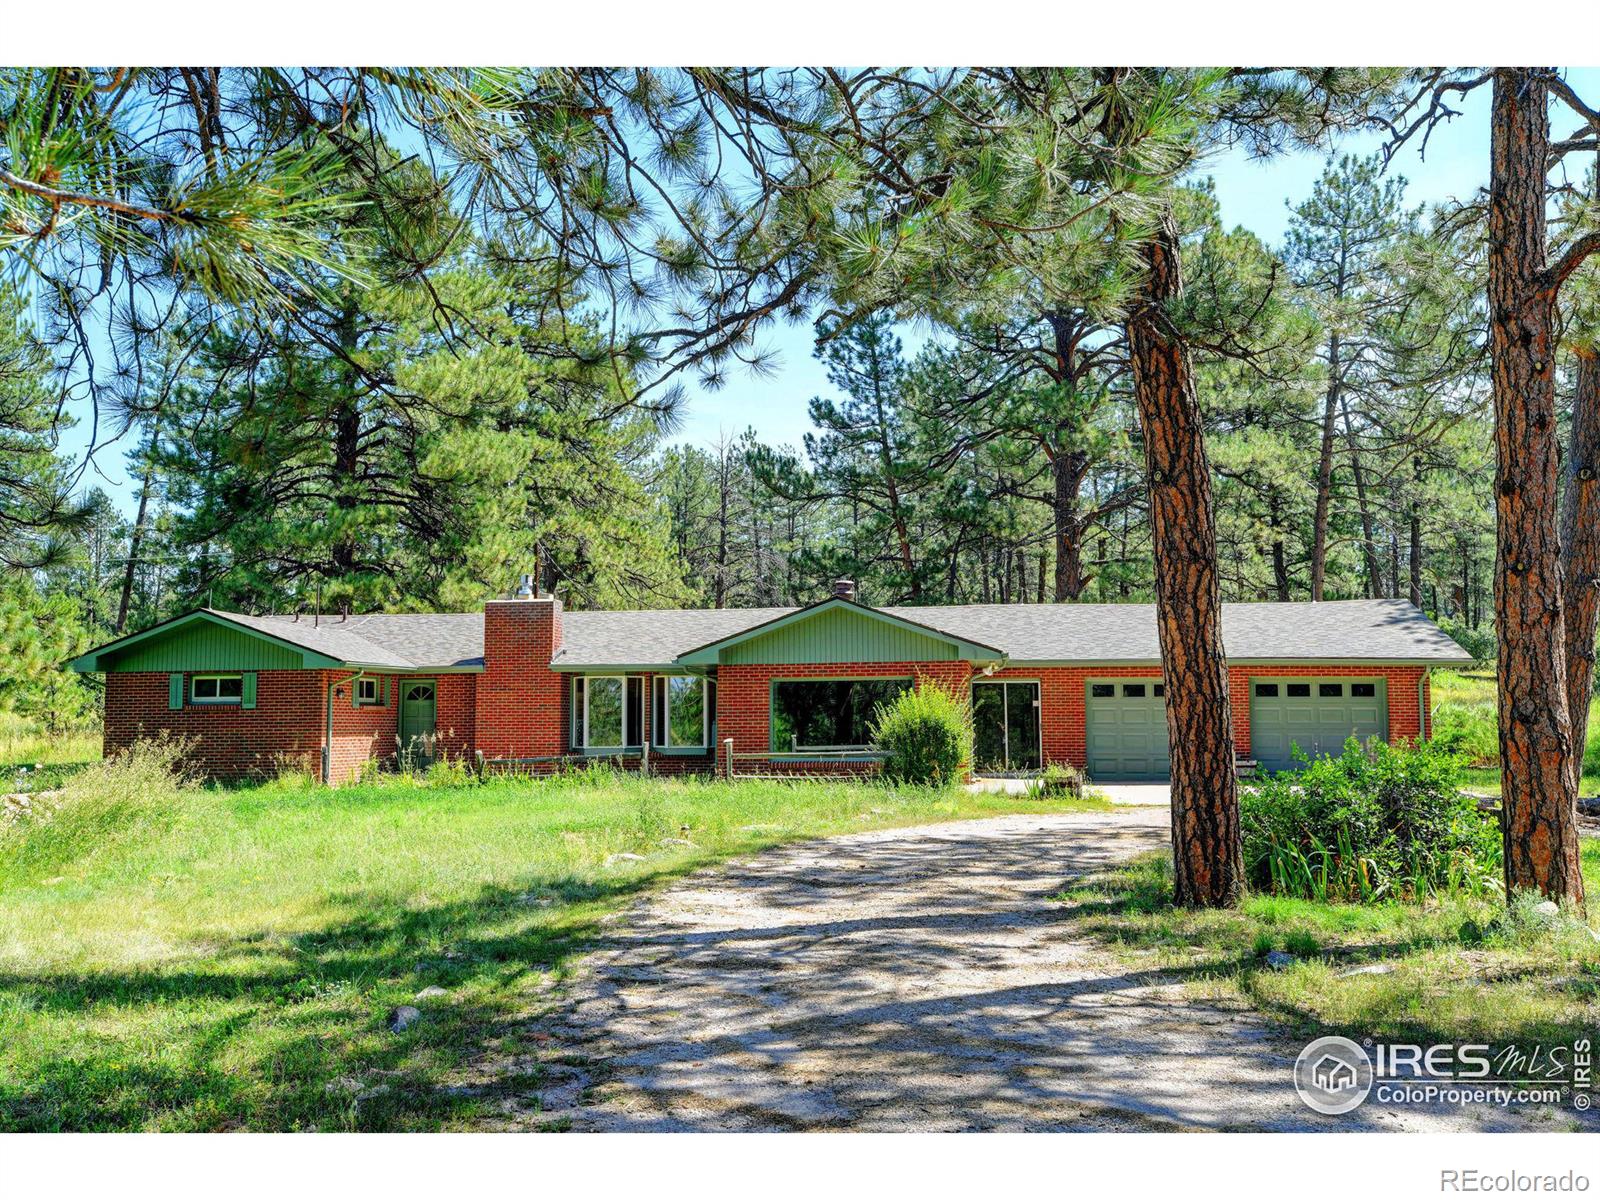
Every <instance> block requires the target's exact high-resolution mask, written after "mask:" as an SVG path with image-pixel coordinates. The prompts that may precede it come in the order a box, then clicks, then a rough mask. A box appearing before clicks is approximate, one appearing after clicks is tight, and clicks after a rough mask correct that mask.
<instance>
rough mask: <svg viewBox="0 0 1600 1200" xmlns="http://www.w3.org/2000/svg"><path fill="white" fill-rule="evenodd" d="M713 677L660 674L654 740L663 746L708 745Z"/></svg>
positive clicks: (652, 725)
mask: <svg viewBox="0 0 1600 1200" xmlns="http://www.w3.org/2000/svg"><path fill="white" fill-rule="evenodd" d="M711 689H712V684H711V681H710V680H709V679H706V678H704V677H702V676H699V675H657V676H656V681H655V707H654V709H653V710H652V712H651V720H650V740H651V743H652V744H653V745H656V746H660V747H662V748H663V749H669V750H670V749H678V750H683V749H688V748H695V749H702V750H703V749H705V746H706V743H707V742H708V741H710V735H711V713H712V709H713V705H714V701H713V700H712V696H713V695H714V694H715V693H714V692H713V691H712V690H711Z"/></svg>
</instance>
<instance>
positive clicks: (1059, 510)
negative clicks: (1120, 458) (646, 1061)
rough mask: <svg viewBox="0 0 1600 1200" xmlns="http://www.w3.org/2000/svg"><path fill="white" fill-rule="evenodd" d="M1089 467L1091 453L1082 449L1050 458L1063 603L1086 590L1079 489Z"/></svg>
mask: <svg viewBox="0 0 1600 1200" xmlns="http://www.w3.org/2000/svg"><path fill="white" fill-rule="evenodd" d="M1088 471H1089V456H1088V454H1086V453H1085V452H1084V451H1082V450H1067V451H1058V452H1057V453H1056V454H1054V455H1052V457H1051V460H1050V472H1051V475H1052V476H1053V479H1052V482H1053V483H1054V484H1055V492H1054V495H1055V519H1056V579H1055V601H1056V603H1057V604H1062V603H1064V602H1066V601H1068V600H1076V599H1077V598H1078V597H1079V596H1080V595H1082V594H1083V587H1084V584H1085V583H1086V582H1087V580H1085V579H1084V577H1083V527H1082V521H1081V520H1080V519H1079V516H1078V493H1079V491H1080V490H1081V489H1082V487H1083V477H1084V476H1085V475H1086V474H1087V473H1088Z"/></svg>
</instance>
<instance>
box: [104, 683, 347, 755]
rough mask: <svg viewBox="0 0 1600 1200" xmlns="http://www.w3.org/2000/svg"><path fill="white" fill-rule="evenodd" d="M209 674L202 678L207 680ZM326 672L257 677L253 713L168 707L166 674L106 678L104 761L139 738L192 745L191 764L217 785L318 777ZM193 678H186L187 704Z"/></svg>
mask: <svg viewBox="0 0 1600 1200" xmlns="http://www.w3.org/2000/svg"><path fill="white" fill-rule="evenodd" d="M203 673H204V672H202V674H203ZM325 674H326V673H325V672H322V671H258V672H256V706H255V707H254V708H243V707H241V706H240V705H237V704H215V705H203V704H188V703H185V705H184V706H183V707H182V708H177V709H172V708H168V707H167V672H165V671H111V672H107V674H106V716H105V753H106V754H107V755H112V754H115V753H116V752H117V751H119V750H123V749H126V748H127V746H128V745H129V744H130V743H131V742H133V741H134V740H135V739H137V738H141V737H155V736H157V735H159V734H161V733H170V734H172V735H173V736H175V737H182V738H191V739H193V741H194V747H193V749H192V750H191V752H190V755H189V759H190V762H191V763H192V764H193V765H194V766H195V767H196V768H198V769H199V770H201V771H203V772H204V773H205V774H206V775H208V776H210V777H212V778H216V779H246V778H264V777H267V776H270V775H274V774H276V773H277V772H278V770H279V769H280V766H282V765H284V764H287V763H296V764H306V765H309V766H310V767H311V768H312V769H315V767H316V764H317V763H318V761H319V758H320V752H321V747H322V692H321V683H322V680H323V677H324V675H325ZM188 689H189V677H188V675H185V676H184V695H185V697H187V696H188Z"/></svg>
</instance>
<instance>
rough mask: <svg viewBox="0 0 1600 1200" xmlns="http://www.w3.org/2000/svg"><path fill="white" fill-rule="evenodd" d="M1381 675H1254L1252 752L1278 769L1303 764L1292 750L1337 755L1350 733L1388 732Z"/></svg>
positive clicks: (1384, 734)
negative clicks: (1296, 677)
mask: <svg viewBox="0 0 1600 1200" xmlns="http://www.w3.org/2000/svg"><path fill="white" fill-rule="evenodd" d="M1388 711H1389V704H1388V698H1387V696H1386V694H1385V692H1384V681H1383V680H1382V679H1357V680H1351V679H1253V680H1251V682H1250V756H1251V757H1252V758H1254V759H1255V760H1256V761H1257V762H1259V763H1260V764H1261V765H1262V766H1264V767H1267V768H1268V769H1270V770H1273V771H1284V770H1291V769H1293V768H1295V767H1297V766H1299V764H1298V763H1297V762H1296V761H1295V760H1294V759H1293V757H1291V754H1290V749H1291V747H1293V746H1299V747H1300V749H1301V750H1303V751H1305V753H1306V754H1307V755H1308V756H1310V757H1311V758H1321V757H1323V756H1324V755H1329V754H1338V753H1339V752H1340V751H1341V750H1343V749H1344V743H1345V739H1346V738H1348V737H1351V736H1355V737H1357V738H1360V739H1362V740H1363V741H1365V740H1366V739H1367V738H1369V737H1378V738H1383V737H1387V736H1388V733H1389V722H1388V720H1387V715H1388Z"/></svg>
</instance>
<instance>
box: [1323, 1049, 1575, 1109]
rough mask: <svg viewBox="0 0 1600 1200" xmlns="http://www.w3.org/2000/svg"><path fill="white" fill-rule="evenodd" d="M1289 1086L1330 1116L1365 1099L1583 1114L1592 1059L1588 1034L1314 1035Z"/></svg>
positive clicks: (1385, 1101) (1355, 1105) (1379, 1101)
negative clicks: (1482, 1037) (1425, 1040)
mask: <svg viewBox="0 0 1600 1200" xmlns="http://www.w3.org/2000/svg"><path fill="white" fill-rule="evenodd" d="M1294 1087H1295V1091H1296V1092H1298V1093H1299V1095H1300V1099H1301V1100H1303V1101H1304V1102H1305V1104H1306V1107H1307V1108H1310V1109H1312V1110H1313V1111H1315V1112H1319V1113H1322V1114H1323V1115H1325V1116H1330V1117H1332V1116H1340V1115H1342V1114H1344V1113H1348V1112H1353V1111H1354V1110H1355V1109H1357V1108H1359V1107H1361V1105H1362V1104H1364V1103H1366V1101H1367V1099H1368V1098H1369V1097H1370V1098H1371V1099H1373V1100H1374V1101H1376V1102H1377V1103H1379V1104H1390V1105H1393V1104H1426V1105H1436V1104H1451V1105H1455V1104H1492V1105H1496V1106H1498V1107H1501V1108H1506V1107H1510V1106H1511V1105H1517V1104H1554V1105H1560V1104H1567V1103H1570V1104H1571V1106H1572V1107H1573V1108H1574V1109H1576V1110H1578V1111H1579V1112H1584V1111H1587V1110H1588V1108H1589V1107H1590V1105H1591V1104H1592V1103H1593V1099H1594V1096H1593V1093H1594V1057H1593V1053H1592V1048H1591V1043H1590V1039H1589V1038H1587V1037H1578V1038H1574V1039H1573V1040H1572V1041H1571V1042H1562V1043H1554V1044H1550V1045H1544V1044H1537V1045H1531V1046H1515V1045H1513V1046H1502V1047H1494V1046H1488V1045H1480V1044H1465V1045H1457V1044H1453V1043H1439V1044H1436V1045H1431V1046H1423V1045H1419V1044H1416V1043H1411V1042H1374V1041H1372V1040H1371V1039H1368V1040H1367V1041H1366V1042H1365V1044H1362V1043H1358V1042H1354V1041H1351V1040H1350V1039H1349V1038H1346V1037H1320V1038H1318V1039H1317V1040H1316V1041H1314V1042H1312V1043H1311V1044H1310V1045H1308V1046H1307V1047H1306V1048H1305V1049H1304V1050H1302V1051H1300V1056H1299V1057H1298V1058H1297V1059H1295V1063H1294Z"/></svg>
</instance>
